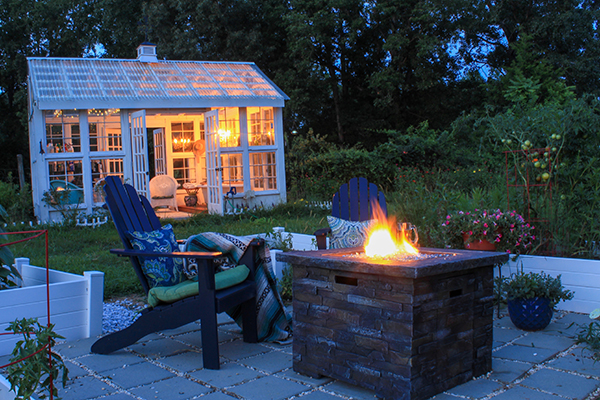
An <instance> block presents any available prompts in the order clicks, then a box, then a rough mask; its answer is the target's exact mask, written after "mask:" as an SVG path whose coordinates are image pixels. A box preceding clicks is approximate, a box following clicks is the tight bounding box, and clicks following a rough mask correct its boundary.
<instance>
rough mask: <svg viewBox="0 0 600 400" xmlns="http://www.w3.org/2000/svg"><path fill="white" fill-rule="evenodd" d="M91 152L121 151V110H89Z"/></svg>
mask: <svg viewBox="0 0 600 400" xmlns="http://www.w3.org/2000/svg"><path fill="white" fill-rule="evenodd" d="M88 125H89V132H90V151H119V150H122V149H123V144H122V140H121V112H120V110H119V109H109V110H96V109H93V110H88Z"/></svg>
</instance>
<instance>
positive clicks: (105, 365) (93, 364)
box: [77, 352, 144, 372]
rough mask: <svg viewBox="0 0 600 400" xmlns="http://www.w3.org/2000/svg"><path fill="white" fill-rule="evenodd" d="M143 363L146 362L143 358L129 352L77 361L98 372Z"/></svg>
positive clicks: (82, 358) (100, 355)
mask: <svg viewBox="0 0 600 400" xmlns="http://www.w3.org/2000/svg"><path fill="white" fill-rule="evenodd" d="M142 361H144V359H143V358H141V357H138V356H136V355H135V354H131V353H129V352H116V353H113V354H107V355H103V354H90V355H87V356H84V357H80V358H78V359H77V362H79V363H81V364H83V365H84V366H86V367H88V368H89V369H91V370H93V371H96V372H104V371H108V370H109V369H115V368H120V367H123V366H124V365H133V364H138V363H141V362H142Z"/></svg>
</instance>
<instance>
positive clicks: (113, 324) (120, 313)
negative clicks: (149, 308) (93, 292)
mask: <svg viewBox="0 0 600 400" xmlns="http://www.w3.org/2000/svg"><path fill="white" fill-rule="evenodd" d="M143 308H144V305H141V304H139V303H137V302H134V301H131V300H129V299H123V300H115V301H111V302H110V303H104V307H103V313H102V333H103V334H106V333H111V332H116V331H119V330H121V329H123V328H126V327H128V326H129V325H131V323H132V322H133V321H135V320H136V319H137V318H138V317H139V315H140V314H139V312H140V311H141V310H142V309H143Z"/></svg>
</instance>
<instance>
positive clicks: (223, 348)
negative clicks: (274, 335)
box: [219, 340, 271, 360]
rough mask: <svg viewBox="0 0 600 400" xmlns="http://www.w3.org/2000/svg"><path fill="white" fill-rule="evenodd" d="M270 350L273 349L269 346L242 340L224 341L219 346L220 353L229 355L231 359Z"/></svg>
mask: <svg viewBox="0 0 600 400" xmlns="http://www.w3.org/2000/svg"><path fill="white" fill-rule="evenodd" d="M269 351H271V349H269V348H268V347H264V346H262V345H260V344H258V343H246V342H244V341H242V340H235V341H233V342H228V343H223V344H221V345H220V346H219V353H220V355H221V356H224V357H227V358H229V359H230V360H239V359H241V358H246V357H252V356H256V355H258V354H262V353H267V352H269Z"/></svg>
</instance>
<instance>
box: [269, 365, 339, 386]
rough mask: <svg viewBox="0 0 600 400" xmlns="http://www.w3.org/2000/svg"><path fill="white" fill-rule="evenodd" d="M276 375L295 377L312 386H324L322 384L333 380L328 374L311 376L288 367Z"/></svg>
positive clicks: (294, 378)
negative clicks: (318, 376)
mask: <svg viewBox="0 0 600 400" xmlns="http://www.w3.org/2000/svg"><path fill="white" fill-rule="evenodd" d="M275 375H276V376H281V377H284V378H289V379H293V380H295V381H298V382H300V383H304V384H306V385H311V386H322V385H325V384H326V383H329V382H331V381H333V379H331V378H329V377H326V376H323V377H321V378H311V377H310V376H306V375H302V374H299V373H297V372H296V371H294V370H293V369H288V370H285V371H282V372H278V373H277V374H275Z"/></svg>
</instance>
